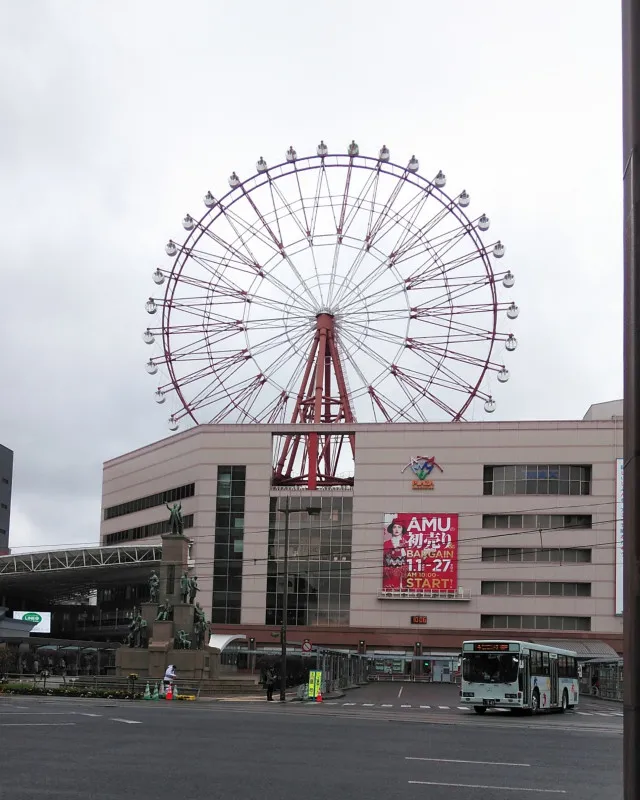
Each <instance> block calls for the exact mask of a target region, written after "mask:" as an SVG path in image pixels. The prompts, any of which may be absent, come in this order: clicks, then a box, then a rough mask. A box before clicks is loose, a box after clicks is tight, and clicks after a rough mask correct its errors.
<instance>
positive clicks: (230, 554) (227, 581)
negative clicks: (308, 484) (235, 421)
mask: <svg viewBox="0 0 640 800" xmlns="http://www.w3.org/2000/svg"><path fill="white" fill-rule="evenodd" d="M246 477H247V468H246V467H245V466H241V465H238V464H234V465H229V466H219V467H218V481H217V487H216V527H215V539H214V548H213V604H212V609H211V621H212V622H213V623H214V624H218V625H239V624H240V616H241V609H242V558H243V551H244V503H245V492H246Z"/></svg>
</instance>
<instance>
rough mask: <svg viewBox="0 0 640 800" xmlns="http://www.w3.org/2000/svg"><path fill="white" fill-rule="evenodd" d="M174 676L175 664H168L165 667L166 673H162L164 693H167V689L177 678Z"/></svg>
mask: <svg viewBox="0 0 640 800" xmlns="http://www.w3.org/2000/svg"><path fill="white" fill-rule="evenodd" d="M177 677H178V676H177V674H176V667H175V664H169V666H168V667H167V670H166V672H165V673H164V678H163V681H162V683H163V684H164V693H165V694H166V693H167V689H168V688H169V687H170V686H172V685H173V682H174V681H175V679H176V678H177Z"/></svg>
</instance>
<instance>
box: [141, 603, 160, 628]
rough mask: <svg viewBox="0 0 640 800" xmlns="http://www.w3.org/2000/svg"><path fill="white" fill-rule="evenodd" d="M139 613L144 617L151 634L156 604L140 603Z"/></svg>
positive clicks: (155, 615) (156, 614) (155, 614)
mask: <svg viewBox="0 0 640 800" xmlns="http://www.w3.org/2000/svg"><path fill="white" fill-rule="evenodd" d="M140 614H141V615H142V619H146V621H147V625H148V626H149V634H151V631H152V630H153V625H154V623H155V621H156V617H157V616H158V604H157V603H142V604H141V606H140Z"/></svg>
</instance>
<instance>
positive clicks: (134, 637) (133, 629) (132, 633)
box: [127, 608, 142, 647]
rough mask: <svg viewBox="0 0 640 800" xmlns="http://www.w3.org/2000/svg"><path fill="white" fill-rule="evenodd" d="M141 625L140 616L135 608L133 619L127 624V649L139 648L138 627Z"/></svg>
mask: <svg viewBox="0 0 640 800" xmlns="http://www.w3.org/2000/svg"><path fill="white" fill-rule="evenodd" d="M141 623H142V615H141V614H140V612H139V611H138V609H137V608H134V609H133V619H132V620H131V622H130V623H129V636H128V637H127V638H128V642H127V643H128V645H129V647H140V627H141Z"/></svg>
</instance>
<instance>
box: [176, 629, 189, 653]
mask: <svg viewBox="0 0 640 800" xmlns="http://www.w3.org/2000/svg"><path fill="white" fill-rule="evenodd" d="M174 647H175V649H176V650H191V640H190V639H189V637H188V636H187V632H186V631H183V630H180V631H178V633H177V634H176V638H175V640H174Z"/></svg>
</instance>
